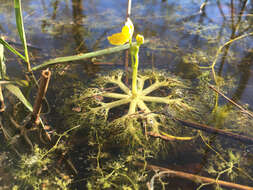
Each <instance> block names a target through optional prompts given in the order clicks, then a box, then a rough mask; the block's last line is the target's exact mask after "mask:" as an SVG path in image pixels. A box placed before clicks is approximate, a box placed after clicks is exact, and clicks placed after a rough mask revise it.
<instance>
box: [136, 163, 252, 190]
mask: <svg viewBox="0 0 253 190" xmlns="http://www.w3.org/2000/svg"><path fill="white" fill-rule="evenodd" d="M134 165H136V166H139V167H144V164H143V163H140V162H134ZM145 168H147V169H150V170H153V171H157V170H158V171H162V172H163V174H167V175H168V176H170V177H174V176H175V177H180V178H184V179H189V180H192V181H194V182H202V183H210V184H218V185H220V186H223V187H228V188H234V189H239V190H253V187H249V186H245V185H240V184H236V183H231V182H227V181H223V180H217V179H212V178H208V177H203V176H199V175H195V174H191V173H186V172H181V171H177V170H171V169H168V168H163V167H159V166H156V165H151V164H145Z"/></svg>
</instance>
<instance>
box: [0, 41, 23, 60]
mask: <svg viewBox="0 0 253 190" xmlns="http://www.w3.org/2000/svg"><path fill="white" fill-rule="evenodd" d="M0 43H1V44H2V45H3V46H4V47H5V48H7V49H9V50H10V51H11V52H12V53H14V54H15V55H17V56H19V57H20V58H21V59H23V60H24V61H26V58H25V57H24V56H23V55H22V54H21V53H19V52H18V51H17V50H16V49H15V48H13V47H12V46H11V45H10V44H8V42H6V41H5V40H4V39H2V38H0Z"/></svg>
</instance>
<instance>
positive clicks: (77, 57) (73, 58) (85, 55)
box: [32, 40, 149, 71]
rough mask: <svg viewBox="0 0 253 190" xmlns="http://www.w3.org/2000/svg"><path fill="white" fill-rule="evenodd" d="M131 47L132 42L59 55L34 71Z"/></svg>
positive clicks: (33, 69) (34, 68)
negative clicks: (96, 49)
mask: <svg viewBox="0 0 253 190" xmlns="http://www.w3.org/2000/svg"><path fill="white" fill-rule="evenodd" d="M148 42H149V40H146V41H145V43H148ZM135 44H137V43H136V42H134V43H133V45H135ZM129 48H130V44H125V45H121V46H116V47H111V48H107V49H102V50H98V51H93V52H90V53H81V54H78V55H72V56H66V57H58V58H55V59H51V60H48V61H46V62H44V63H42V64H41V65H38V66H35V67H33V68H32V71H36V70H39V69H43V68H46V67H48V66H51V65H55V64H58V63H64V62H68V61H77V60H81V59H89V58H92V57H97V56H101V55H106V54H111V53H115V52H119V51H122V50H126V49H129Z"/></svg>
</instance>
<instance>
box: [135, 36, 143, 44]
mask: <svg viewBox="0 0 253 190" xmlns="http://www.w3.org/2000/svg"><path fill="white" fill-rule="evenodd" d="M136 41H137V44H138V45H141V44H143V43H144V37H143V36H142V35H140V34H137V36H136Z"/></svg>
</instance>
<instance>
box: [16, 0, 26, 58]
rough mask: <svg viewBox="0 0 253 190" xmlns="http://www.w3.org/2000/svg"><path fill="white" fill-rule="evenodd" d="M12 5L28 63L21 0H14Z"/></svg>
mask: <svg viewBox="0 0 253 190" xmlns="http://www.w3.org/2000/svg"><path fill="white" fill-rule="evenodd" d="M14 7H15V15H16V23H17V29H18V33H19V37H20V40H21V42H22V44H23V47H24V51H25V58H26V62H27V63H29V56H28V48H27V43H26V37H25V29H24V23H23V16H22V8H21V0H14Z"/></svg>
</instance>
